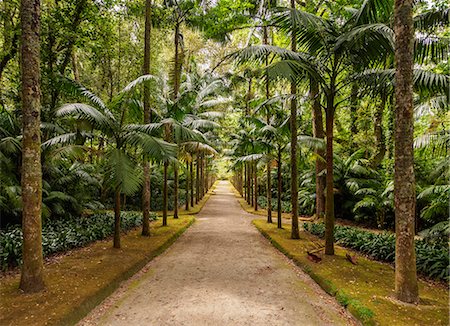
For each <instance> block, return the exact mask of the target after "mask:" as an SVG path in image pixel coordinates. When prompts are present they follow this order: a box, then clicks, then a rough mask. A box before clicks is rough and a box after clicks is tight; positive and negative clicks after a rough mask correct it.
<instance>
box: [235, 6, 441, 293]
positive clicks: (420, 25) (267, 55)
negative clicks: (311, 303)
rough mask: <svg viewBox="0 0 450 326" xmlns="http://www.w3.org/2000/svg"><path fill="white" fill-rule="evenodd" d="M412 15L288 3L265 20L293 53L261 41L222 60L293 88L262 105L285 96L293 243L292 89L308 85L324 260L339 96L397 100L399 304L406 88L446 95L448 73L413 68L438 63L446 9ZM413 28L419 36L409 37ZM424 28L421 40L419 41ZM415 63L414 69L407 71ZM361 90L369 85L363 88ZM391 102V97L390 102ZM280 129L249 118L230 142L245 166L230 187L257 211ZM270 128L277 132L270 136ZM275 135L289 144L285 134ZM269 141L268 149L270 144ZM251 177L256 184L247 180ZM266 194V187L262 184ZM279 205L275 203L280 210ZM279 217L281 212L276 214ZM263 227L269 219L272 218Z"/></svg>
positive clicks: (408, 275) (407, 184)
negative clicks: (259, 169)
mask: <svg viewBox="0 0 450 326" xmlns="http://www.w3.org/2000/svg"><path fill="white" fill-rule="evenodd" d="M412 10H413V2H412V1H406V0H405V1H396V2H395V10H394V3H393V1H376V0H366V1H365V2H364V3H363V5H362V6H361V8H360V9H359V10H355V11H354V13H353V14H352V15H351V16H350V17H349V18H345V17H338V16H334V15H333V13H330V15H328V16H323V15H321V16H318V15H316V14H315V13H310V12H306V11H304V10H298V9H296V8H295V1H292V2H291V7H290V8H278V9H276V10H272V11H271V12H270V13H271V14H270V17H269V18H268V19H267V25H270V26H274V27H275V28H277V29H278V30H279V31H281V32H282V33H284V34H286V35H288V36H289V37H290V39H291V42H290V43H291V48H290V49H287V48H286V47H280V46H275V45H268V44H267V42H265V41H264V40H262V43H263V44H262V45H256V46H248V47H246V48H244V49H242V50H239V51H237V52H235V53H233V54H231V55H229V57H228V58H229V59H230V60H234V61H235V62H237V63H238V64H246V65H248V64H250V65H254V66H256V67H261V66H262V67H263V68H262V69H260V71H261V73H260V75H261V76H263V78H265V79H266V81H268V80H269V79H271V80H279V79H285V80H287V81H289V82H290V83H291V94H290V95H289V94H283V95H282V96H277V97H276V98H273V99H272V100H268V101H266V102H265V105H266V106H268V105H267V104H268V103H273V102H275V100H277V98H278V100H280V99H289V100H290V117H289V119H288V120H289V127H290V128H289V129H290V132H288V134H290V143H289V146H290V150H291V158H290V159H291V163H290V165H291V201H292V234H291V237H292V238H293V239H297V238H298V237H299V233H298V212H297V205H298V198H297V193H298V191H297V190H298V175H297V163H296V162H297V150H296V148H297V146H298V137H297V125H296V123H297V110H298V100H299V99H300V98H301V95H300V94H299V92H298V89H299V88H303V89H308V97H309V101H310V103H311V107H312V112H313V114H312V115H313V130H314V136H315V137H316V138H318V139H319V140H320V141H322V138H323V136H324V128H323V124H322V110H323V112H324V115H325V140H326V142H325V144H326V148H325V151H324V149H323V148H322V147H321V146H315V151H316V158H317V159H316V199H317V200H316V214H317V216H321V215H323V214H324V215H325V225H326V232H325V254H328V255H333V254H334V223H335V222H334V215H335V214H334V184H333V183H334V177H333V153H334V150H333V134H334V118H335V112H336V109H337V108H338V107H339V106H342V104H343V103H345V102H346V101H348V99H347V98H346V96H345V94H346V92H347V90H348V89H351V92H350V93H351V97H350V102H352V100H353V102H354V99H355V98H356V97H357V96H358V93H356V92H357V91H358V89H364V90H365V91H370V92H371V94H372V96H376V97H381V98H382V99H384V101H383V103H384V105H391V106H392V105H394V104H393V103H394V102H395V112H396V129H395V143H396V146H395V162H396V166H395V167H396V168H395V203H396V216H397V231H398V232H397V251H396V257H397V263H396V266H397V269H396V292H397V296H398V298H399V299H400V300H403V301H407V302H417V300H418V291H417V280H416V276H415V268H416V267H415V266H416V264H415V258H414V245H413V243H414V241H413V238H414V229H413V228H414V216H415V214H414V209H415V194H414V190H413V189H414V172H413V160H412V158H413V147H412V142H413V133H412V130H413V120H412V110H413V98H412V94H413V93H412V92H413V88H414V91H416V92H419V93H420V92H424V91H427V92H428V94H429V96H435V95H436V94H442V95H443V96H448V93H447V91H448V87H449V78H448V76H445V75H440V74H436V73H433V72H431V71H428V70H425V69H422V67H421V66H420V64H422V63H426V62H430V61H432V62H436V61H439V60H441V59H442V58H444V57H445V51H446V50H445V49H446V45H445V44H446V43H445V42H444V41H442V40H440V39H439V38H438V37H437V36H436V35H435V34H434V31H435V29H436V27H439V26H444V25H446V24H447V25H448V9H432V10H430V12H427V13H424V14H421V15H417V16H415V17H413V13H412ZM324 17H327V18H324ZM446 17H447V18H446ZM401 26H407V28H406V29H404V28H402V27H401ZM414 27H416V31H417V33H414ZM425 32H427V34H426V35H428V36H427V37H425V36H423V35H425ZM413 63H415V64H416V67H415V69H414V70H413ZM394 83H395V88H394V87H392V85H394ZM358 84H359V85H358ZM361 85H366V86H365V88H363V87H361ZM386 85H388V86H389V87H386ZM394 92H395V93H394ZM391 98H392V99H395V100H392V101H388V99H391ZM386 102H388V103H386ZM351 104H353V105H354V103H351ZM383 107H384V106H383ZM274 112H276V111H274ZM247 113H248V112H247ZM252 114H253V113H252ZM381 114H382V111H381ZM250 120H255V119H250ZM279 123H280V122H278V125H277V123H275V122H273V123H271V121H270V119H268V120H267V123H266V125H264V124H262V123H261V121H258V122H256V123H255V121H252V126H253V129H251V128H250V129H251V132H250V133H249V134H248V135H245V137H243V136H244V135H243V134H242V132H241V134H240V135H236V137H235V139H236V144H235V148H234V155H235V156H238V157H239V158H238V159H237V160H236V162H237V163H240V162H245V164H244V172H242V169H239V171H240V172H239V178H240V177H243V178H244V180H245V181H241V180H239V178H236V184H237V187H238V189H240V190H241V191H242V188H245V189H246V192H245V194H244V195H245V197H246V199H247V201H248V202H249V203H251V202H253V204H255V209H257V202H256V185H257V180H256V173H255V169H256V166H257V165H256V164H255V163H254V162H255V161H256V160H260V159H263V158H265V159H266V160H272V161H275V162H276V163H277V164H278V166H279V168H280V165H281V160H280V159H276V158H275V157H274V152H273V147H278V148H279V145H278V139H279V138H278V137H280V136H281V134H283V135H286V134H285V133H284V132H282V130H283V128H282V127H285V126H287V123H286V121H284V122H282V124H279ZM272 128H273V129H277V128H280V130H279V131H278V130H277V131H273V130H272ZM269 135H270V136H269ZM257 136H258V137H259V139H258V140H257V139H256V138H257ZM252 137H253V138H254V139H253V140H252ZM284 137H286V136H284ZM282 139H283V141H286V138H282ZM249 143H251V146H250V144H249ZM266 143H270V145H271V146H272V148H271V146H267V144H266ZM256 144H258V146H257V145H256ZM257 153H258V154H257ZM262 153H264V155H263V154H262ZM236 166H239V164H237V165H236ZM267 166H270V164H268V165H267ZM323 170H326V174H325V178H326V180H325V182H323V173H321V171H323ZM252 178H253V179H254V182H251V181H250V180H251V179H252ZM279 182H280V180H279ZM242 185H245V187H242ZM267 189H268V191H269V190H270V179H269V178H268V187H267ZM324 191H325V195H324V193H323V192H324ZM279 203H280V200H279ZM405 203H408V205H405ZM278 205H279V206H278V207H280V204H278ZM324 207H325V209H324ZM268 211H270V206H269V209H268ZM280 214H281V213H280V212H278V215H279V216H280ZM268 222H271V216H270V214H269V213H268ZM280 225H281V224H280V223H279V226H280Z"/></svg>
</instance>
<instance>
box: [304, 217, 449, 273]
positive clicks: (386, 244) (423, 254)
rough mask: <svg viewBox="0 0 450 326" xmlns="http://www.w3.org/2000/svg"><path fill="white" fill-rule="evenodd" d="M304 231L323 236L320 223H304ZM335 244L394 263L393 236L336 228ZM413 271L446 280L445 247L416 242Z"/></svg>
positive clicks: (323, 230)
mask: <svg viewBox="0 0 450 326" xmlns="http://www.w3.org/2000/svg"><path fill="white" fill-rule="evenodd" d="M303 227H304V228H305V230H307V231H309V232H311V233H312V234H314V235H317V236H319V237H321V238H323V237H324V234H325V225H324V224H323V223H304V224H303ZM334 238H335V240H336V243H338V244H340V245H342V246H344V247H347V248H351V249H354V250H357V251H360V252H362V253H364V254H366V255H368V256H369V257H371V258H373V259H376V260H380V261H385V262H394V261H395V235H394V234H392V233H373V232H370V231H365V230H361V229H358V228H354V227H351V226H340V225H337V226H335V228H334ZM415 244H416V263H417V271H418V272H419V273H421V274H423V275H425V276H428V277H431V278H434V279H438V280H449V271H450V266H449V247H448V243H432V242H427V241H425V240H416V241H415Z"/></svg>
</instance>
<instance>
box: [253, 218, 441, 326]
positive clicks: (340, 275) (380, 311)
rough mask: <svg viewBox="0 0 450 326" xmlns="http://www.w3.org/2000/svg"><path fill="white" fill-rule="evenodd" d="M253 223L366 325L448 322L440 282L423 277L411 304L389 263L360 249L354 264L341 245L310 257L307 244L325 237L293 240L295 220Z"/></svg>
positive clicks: (313, 244)
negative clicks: (398, 294) (400, 294)
mask: <svg viewBox="0 0 450 326" xmlns="http://www.w3.org/2000/svg"><path fill="white" fill-rule="evenodd" d="M253 224H254V225H255V226H256V227H257V228H258V229H259V230H260V231H261V233H262V234H263V235H264V236H265V237H266V238H268V239H269V240H270V241H271V242H272V244H274V246H275V247H276V248H278V249H279V250H280V251H281V252H283V253H284V254H285V255H286V256H288V257H289V258H292V259H293V260H294V262H295V263H296V264H297V265H298V266H300V267H301V268H302V269H303V270H304V271H305V272H306V273H308V274H309V275H310V276H311V278H312V279H314V281H316V282H317V283H318V284H319V285H320V286H321V287H322V288H323V289H324V290H325V291H326V292H328V293H329V294H331V295H333V296H335V297H336V299H337V301H338V302H339V303H340V304H342V305H343V306H345V307H347V309H348V310H349V311H350V312H351V313H352V314H353V315H354V316H355V317H356V318H358V319H359V320H360V321H361V322H362V323H363V324H364V325H408V326H411V325H420V326H423V325H448V324H449V306H448V302H449V295H448V290H447V288H445V287H444V286H442V285H440V284H433V283H429V282H426V281H422V280H421V281H419V289H420V301H421V303H420V304H419V305H406V304H402V303H399V302H397V301H396V300H394V299H393V297H394V270H393V268H392V267H391V266H390V265H388V264H384V263H380V262H377V261H373V260H370V259H368V258H365V257H363V256H361V255H358V254H356V253H354V252H352V255H354V254H356V255H357V257H358V264H357V265H353V264H351V263H350V262H349V261H348V260H347V259H346V257H345V254H346V252H349V250H345V249H343V248H341V247H339V246H336V254H335V255H334V256H325V255H322V254H319V255H320V256H321V258H322V261H321V262H320V263H312V262H311V261H309V260H308V259H307V254H306V251H307V250H314V249H316V248H317V247H318V246H319V245H322V244H323V241H322V240H321V239H319V238H317V237H315V236H313V235H311V234H309V233H307V232H301V234H300V237H301V239H300V240H291V239H290V238H289V237H290V234H291V231H290V226H289V225H283V229H277V227H276V224H267V223H266V221H265V220H260V219H257V220H254V221H253Z"/></svg>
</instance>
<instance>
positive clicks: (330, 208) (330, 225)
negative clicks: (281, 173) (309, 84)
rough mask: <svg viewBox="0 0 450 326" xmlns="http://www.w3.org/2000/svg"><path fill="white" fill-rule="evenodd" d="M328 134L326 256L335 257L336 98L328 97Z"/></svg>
mask: <svg viewBox="0 0 450 326" xmlns="http://www.w3.org/2000/svg"><path fill="white" fill-rule="evenodd" d="M325 119H326V128H327V129H326V132H327V156H326V159H327V176H326V189H327V193H326V196H327V198H326V201H325V202H326V213H325V254H326V255H334V192H333V190H334V185H333V124H334V97H333V96H332V95H328V96H327V110H326V118H325Z"/></svg>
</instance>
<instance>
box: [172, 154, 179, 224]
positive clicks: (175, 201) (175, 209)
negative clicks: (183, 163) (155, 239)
mask: <svg viewBox="0 0 450 326" xmlns="http://www.w3.org/2000/svg"><path fill="white" fill-rule="evenodd" d="M173 173H174V177H173V179H174V182H173V183H174V185H173V198H174V199H173V205H174V206H173V218H175V219H176V218H178V182H179V180H178V179H179V175H178V163H174V164H173Z"/></svg>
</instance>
